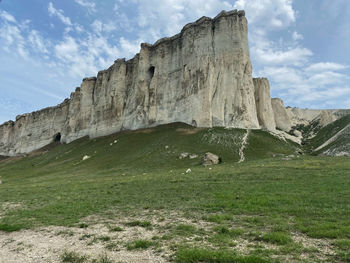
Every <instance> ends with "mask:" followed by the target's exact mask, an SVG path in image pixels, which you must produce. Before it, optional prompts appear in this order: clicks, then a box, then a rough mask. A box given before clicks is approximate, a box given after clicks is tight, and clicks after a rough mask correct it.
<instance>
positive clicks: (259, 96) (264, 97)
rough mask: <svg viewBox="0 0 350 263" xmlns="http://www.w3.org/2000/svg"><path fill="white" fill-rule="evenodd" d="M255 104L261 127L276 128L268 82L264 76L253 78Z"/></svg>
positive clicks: (270, 129) (271, 129) (272, 129)
mask: <svg viewBox="0 0 350 263" xmlns="http://www.w3.org/2000/svg"><path fill="white" fill-rule="evenodd" d="M253 82H254V88H255V104H256V109H257V114H258V120H259V124H260V126H261V128H264V129H267V130H269V131H274V130H275V129H276V122H275V116H274V113H273V109H272V104H271V97H270V94H271V93H270V83H269V81H268V80H267V79H266V78H254V79H253Z"/></svg>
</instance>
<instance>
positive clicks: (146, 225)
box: [125, 220, 152, 229]
mask: <svg viewBox="0 0 350 263" xmlns="http://www.w3.org/2000/svg"><path fill="white" fill-rule="evenodd" d="M125 225H126V226H132V227H134V226H139V227H143V228H147V229H150V228H152V224H151V222H149V221H139V220H136V221H131V222H127V223H125Z"/></svg>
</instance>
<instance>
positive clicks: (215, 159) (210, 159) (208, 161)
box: [202, 152, 220, 166]
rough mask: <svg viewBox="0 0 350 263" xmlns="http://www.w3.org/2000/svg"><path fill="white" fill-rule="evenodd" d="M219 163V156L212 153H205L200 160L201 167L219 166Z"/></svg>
mask: <svg viewBox="0 0 350 263" xmlns="http://www.w3.org/2000/svg"><path fill="white" fill-rule="evenodd" d="M219 163H220V158H219V156H217V155H215V154H213V153H210V152H207V153H206V154H205V155H204V156H203V158H202V165H205V166H207V165H215V164H219Z"/></svg>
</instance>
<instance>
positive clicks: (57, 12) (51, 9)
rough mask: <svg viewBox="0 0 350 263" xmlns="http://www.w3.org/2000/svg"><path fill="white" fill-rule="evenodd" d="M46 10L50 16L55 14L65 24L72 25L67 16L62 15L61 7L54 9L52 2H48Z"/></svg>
mask: <svg viewBox="0 0 350 263" xmlns="http://www.w3.org/2000/svg"><path fill="white" fill-rule="evenodd" d="M48 11H49V15H50V16H56V17H58V19H59V20H61V22H62V23H63V24H65V25H66V26H72V22H71V20H70V18H69V17H66V16H64V12H63V10H61V9H56V8H55V7H54V6H53V4H52V2H50V3H49V6H48Z"/></svg>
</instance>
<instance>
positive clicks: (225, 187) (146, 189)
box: [0, 124, 350, 262]
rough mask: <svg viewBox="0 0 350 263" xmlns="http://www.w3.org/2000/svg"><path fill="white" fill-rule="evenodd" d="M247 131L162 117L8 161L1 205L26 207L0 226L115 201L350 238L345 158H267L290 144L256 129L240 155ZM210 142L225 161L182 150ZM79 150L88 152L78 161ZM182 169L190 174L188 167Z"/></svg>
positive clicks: (68, 218) (252, 226) (53, 220)
mask: <svg viewBox="0 0 350 263" xmlns="http://www.w3.org/2000/svg"><path fill="white" fill-rule="evenodd" d="M179 128H181V129H180V130H179ZM244 132H245V131H244V130H227V129H220V128H215V129H204V130H193V129H192V128H190V127H188V126H184V125H182V124H176V125H167V126H162V127H159V128H156V129H153V130H152V131H151V132H150V130H145V131H138V132H123V133H120V134H115V135H112V136H108V137H104V138H99V139H94V140H88V139H81V140H78V141H75V142H73V143H71V144H68V145H60V146H58V147H55V148H53V149H52V150H50V151H49V152H48V153H46V154H43V155H40V156H35V157H28V158H23V159H20V160H15V161H11V162H9V160H4V161H2V162H0V175H1V176H2V180H3V182H4V184H2V185H0V207H1V204H4V203H8V202H10V203H20V204H22V207H20V208H18V209H15V210H12V211H9V212H8V213H7V214H6V215H4V216H3V217H2V218H1V220H0V230H5V231H11V230H18V229H21V228H32V227H35V226H45V225H65V226H73V225H76V224H77V223H78V222H79V220H80V219H81V218H83V217H86V216H88V215H91V214H96V213H103V212H104V211H106V210H108V209H110V208H112V207H117V209H119V210H120V211H126V212H130V211H133V210H138V209H142V208H150V209H167V210H180V211H183V212H186V213H188V214H190V215H191V214H192V215H193V216H194V215H196V216H198V215H202V216H203V217H205V218H210V215H213V216H214V218H216V217H217V218H218V221H220V220H219V219H220V215H223V218H225V220H228V221H227V222H226V223H228V224H230V220H233V221H232V222H231V223H233V222H234V223H235V224H237V223H239V224H241V225H246V226H247V227H248V228H247V233H248V232H250V231H252V230H258V231H262V230H264V231H266V229H270V230H271V231H272V232H273V233H274V231H278V233H280V232H282V233H285V235H290V233H291V232H295V231H296V232H299V231H301V232H303V233H306V234H307V235H309V236H311V237H316V238H331V239H337V240H340V241H341V240H346V239H348V238H350V210H349V200H350V192H349V187H348V186H349V184H350V178H349V176H348V171H349V169H350V162H349V159H348V158H338V159H333V158H321V157H317V158H312V159H310V158H307V157H305V158H299V159H295V160H292V161H281V160H279V159H272V158H269V157H271V156H272V154H276V153H277V154H278V153H284V154H291V153H293V152H294V151H295V146H294V145H292V144H289V143H285V142H282V141H279V140H277V139H276V138H274V137H273V136H271V135H269V134H267V133H265V132H262V131H253V132H252V133H251V136H250V137H249V140H248V146H247V149H246V155H247V160H248V162H245V163H243V164H237V163H236V162H237V160H238V159H239V157H238V154H237V153H238V148H239V146H240V138H242V136H243V135H244ZM115 140H118V142H117V143H116V144H114V143H113V142H114V141H115ZM111 143H112V146H111V145H110V144H111ZM165 146H169V149H167V150H166V149H165ZM207 151H212V152H214V153H218V154H219V155H220V156H221V157H222V159H223V163H222V164H221V165H219V166H216V167H214V168H213V169H212V170H208V168H205V167H202V166H200V165H199V162H200V161H199V159H194V160H190V159H185V160H179V159H178V155H179V154H180V153H181V152H189V153H196V154H203V153H205V152H207ZM84 155H89V156H91V158H90V159H89V160H86V161H84V162H82V161H81V160H82V157H83V156H84ZM264 158H267V159H264ZM334 160H337V161H334ZM187 168H191V169H192V172H191V173H190V174H184V171H186V169H187ZM227 215H229V216H228V217H227ZM236 216H239V217H236ZM237 218H242V219H237ZM252 219H253V220H252ZM237 220H238V221H237ZM239 220H241V222H240V221H239ZM259 227H260V228H261V229H259ZM257 228H258V229H257ZM247 235H248V234H247ZM222 246H223V247H225V245H224V244H223V245H222ZM346 249H347V247H345V250H346ZM342 253H343V252H342ZM344 253H345V252H344ZM347 256H349V255H345V256H344V258H345V257H347ZM183 262H185V261H183ZM193 262H196V261H193Z"/></svg>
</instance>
